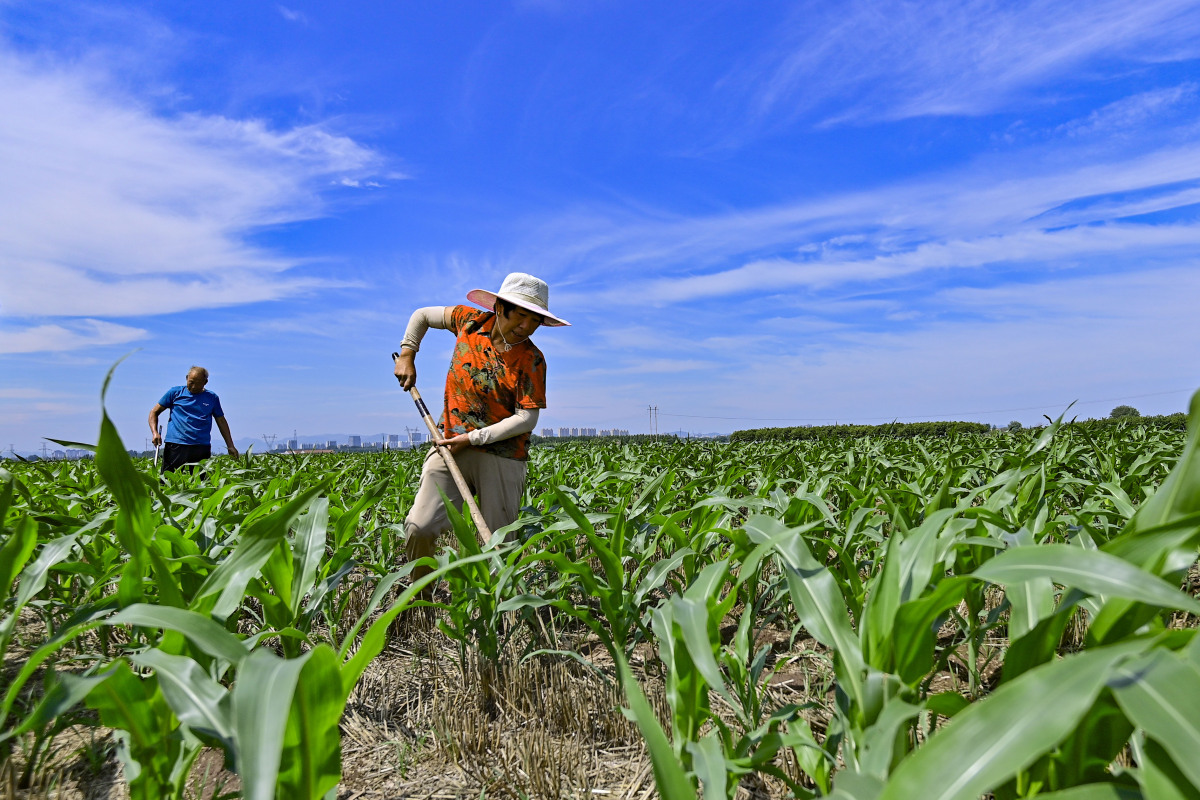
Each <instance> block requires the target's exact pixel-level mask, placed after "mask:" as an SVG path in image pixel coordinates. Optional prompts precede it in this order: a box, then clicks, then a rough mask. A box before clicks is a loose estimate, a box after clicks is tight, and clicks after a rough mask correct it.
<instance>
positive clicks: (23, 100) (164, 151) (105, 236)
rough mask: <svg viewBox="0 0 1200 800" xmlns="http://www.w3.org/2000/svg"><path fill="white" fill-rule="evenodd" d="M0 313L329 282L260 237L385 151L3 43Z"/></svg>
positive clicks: (212, 297)
mask: <svg viewBox="0 0 1200 800" xmlns="http://www.w3.org/2000/svg"><path fill="white" fill-rule="evenodd" d="M0 107H2V108H5V109H8V112H7V113H6V115H5V122H4V125H3V126H2V127H0V173H2V174H4V176H5V179H4V181H3V182H0V218H2V219H4V221H5V224H4V225H3V226H0V313H3V314H4V315H5V316H7V317H10V318H11V317H46V316H55V315H64V316H73V315H77V316H90V317H97V316H131V315H140V314H157V313H163V312H164V311H179V310H186V309H189V308H202V307H211V306H217V305H229V304H237V303H244V302H256V301H261V300H266V299H277V298H280V297H285V296H288V295H292V294H296V293H298V292H304V291H308V290H310V289H312V288H314V287H316V286H318V285H323V283H322V282H320V281H318V280H315V279H312V278H298V277H292V276H290V275H289V274H288V271H289V270H290V269H292V268H294V267H296V266H298V265H300V264H301V263H303V262H302V260H301V259H298V258H296V257H293V256H288V255H284V254H280V253H278V252H273V251H271V250H268V249H265V248H263V247H260V246H257V245H255V244H253V243H252V242H250V240H249V237H250V235H252V234H254V233H256V232H257V231H260V230H262V229H263V228H264V227H267V226H271V225H277V224H281V223H286V222H293V221H297V220H305V219H312V218H315V217H318V216H321V215H322V214H324V213H326V211H327V201H326V199H325V198H324V197H323V196H322V195H321V194H320V193H319V191H320V190H321V188H322V187H325V186H328V184H329V182H330V181H331V180H335V181H340V180H346V181H350V182H353V181H364V180H365V179H367V178H368V177H369V176H372V175H375V174H377V173H378V172H379V171H380V169H381V168H382V167H383V164H382V159H381V157H380V156H379V155H378V154H377V153H375V152H374V151H372V150H370V149H369V148H366V147H363V146H362V145H360V144H359V143H357V142H355V141H354V140H352V139H350V138H348V137H346V136H341V135H338V134H335V133H332V132H330V131H328V130H326V129H324V128H322V127H321V126H319V125H309V126H302V127H296V128H291V129H281V130H280V129H274V128H271V127H269V126H268V125H267V124H265V123H264V122H262V121H259V120H237V119H229V118H226V117H220V116H212V115H207V116H206V115H200V114H185V115H176V116H163V115H160V114H156V113H155V112H153V111H152V110H150V109H148V108H147V107H146V105H145V104H144V103H143V102H140V101H138V100H136V99H134V98H131V97H128V96H125V95H123V94H121V93H120V92H118V91H117V90H115V89H113V88H112V86H111V85H110V84H109V83H108V82H106V80H105V77H104V75H103V74H99V73H96V72H93V71H85V70H84V68H82V67H75V66H70V65H56V64H53V63H50V62H49V61H48V60H46V59H41V60H38V61H36V62H35V61H32V60H29V59H23V58H19V57H17V56H15V55H13V54H11V53H7V52H3V51H0Z"/></svg>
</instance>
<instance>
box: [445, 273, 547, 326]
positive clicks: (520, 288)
mask: <svg viewBox="0 0 1200 800" xmlns="http://www.w3.org/2000/svg"><path fill="white" fill-rule="evenodd" d="M497 297H499V298H500V299H501V300H505V301H507V302H509V303H512V304H513V305H514V306H520V307H521V308H524V309H527V310H529V311H532V312H534V313H535V314H541V315H542V324H543V325H550V326H551V327H558V326H560V325H570V324H571V323H569V322H567V321H566V320H565V319H562V318H560V317H556V316H554V315H553V314H551V313H550V287H549V286H547V285H546V282H545V281H544V280H542V279H541V278H535V277H533V276H532V275H527V274H525V273H524V272H510V273H509V274H508V275H507V276H506V277H505V278H504V283H502V284H500V291H498V292H489V291H488V290H487V289H472V290H471V291H469V292H467V299H468V300H470V301H471V302H472V303H474V304H475V305H477V306H480V307H482V308H486V309H487V310H488V311H495V310H496V298H497Z"/></svg>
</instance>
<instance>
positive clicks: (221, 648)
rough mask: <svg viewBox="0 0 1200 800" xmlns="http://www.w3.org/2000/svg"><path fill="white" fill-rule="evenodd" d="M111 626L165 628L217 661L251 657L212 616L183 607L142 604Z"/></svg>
mask: <svg viewBox="0 0 1200 800" xmlns="http://www.w3.org/2000/svg"><path fill="white" fill-rule="evenodd" d="M106 624H108V625H141V626H144V627H148V628H163V629H166V630H171V631H175V632H176V633H181V634H183V635H184V636H186V637H187V638H188V639H189V640H190V641H191V642H192V643H193V644H194V645H196V646H197V647H199V648H200V649H201V650H203V651H204V652H205V653H208V654H209V655H210V656H212V657H214V658H219V659H222V660H223V661H225V662H227V663H229V664H240V663H241V662H242V661H244V660H245V659H246V657H247V656H248V655H249V652H248V651H247V649H246V646H245V644H243V643H242V640H240V639H238V637H237V636H235V635H234V634H232V633H230V632H229V631H227V630H225V628H224V627H222V625H221V624H220V623H219V622H217V621H216V620H214V619H212V618H211V617H206V616H204V615H203V614H197V613H196V612H194V611H188V610H186V609H183V608H170V607H167V606H152V605H146V604H139V605H133V606H129V607H128V608H125V609H123V610H121V611H119V612H117V613H116V614H114V615H113V616H111V617H109V618H108V619H107V620H106Z"/></svg>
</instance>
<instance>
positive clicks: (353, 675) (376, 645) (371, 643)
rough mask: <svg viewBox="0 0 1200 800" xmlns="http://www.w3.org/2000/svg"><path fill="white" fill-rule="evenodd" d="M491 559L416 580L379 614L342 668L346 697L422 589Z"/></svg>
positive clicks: (483, 557)
mask: <svg viewBox="0 0 1200 800" xmlns="http://www.w3.org/2000/svg"><path fill="white" fill-rule="evenodd" d="M491 558H492V554H491V553H480V554H478V555H474V556H467V557H466V558H460V559H458V560H457V561H454V562H452V563H450V564H446V565H444V566H441V567H438V568H437V569H435V570H433V571H432V572H430V573H428V574H426V575H424V576H422V577H420V578H418V579H416V580H415V581H413V583H412V585H411V586H409V587H408V588H407V589H405V590H404V591H403V592H402V593H401V594H400V596H399V597H398V598H396V602H394V603H392V606H391V608H389V609H388V610H387V611H385V612H383V613H382V614H380V615H379V617H378V619H376V620H375V621H374V622H373V623H371V627H369V628H367V632H366V633H365V634H363V638H362V643H361V644H360V645H359V647H358V651H357V652H355V654H354V655H353V656H351V657H350V659H349V660H348V661H346V662H345V663H344V664H343V665H342V691H343V692H344V693H345V695H346V696H349V695H350V691H351V690H352V689H353V688H354V685H355V684H356V683H358V679H359V678H361V677H362V674H363V672H364V671H366V669H367V665H368V664H370V663H371V660H372V659H374V658H375V656H377V655H379V652H380V651H381V650H383V646H384V644H386V642H387V629H388V627H389V626H391V624H392V622H393V621H395V619H396V617H398V616H400V614H401V613H402V612H403V611H404V610H405V609H406V608H408V607H409V606H410V605H412V604H413V602H415V600H416V598H417V595H418V594H419V593H420V591H421V590H422V589H424V588H425V587H426V586H428V585H429V584H431V583H433V582H434V581H436V580H438V579H440V578H441V577H442V576H443V575H445V574H446V573H448V572H451V571H453V570H456V569H458V568H460V567H461V566H463V565H464V564H473V563H477V562H480V561H487V560H489V559H491ZM432 561H433V559H421V560H419V561H414V562H411V563H413V564H421V563H426V564H430V563H431V562H432ZM349 644H350V642H346V643H344V644H343V652H345V651H346V649H348V647H349Z"/></svg>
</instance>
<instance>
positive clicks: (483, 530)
mask: <svg viewBox="0 0 1200 800" xmlns="http://www.w3.org/2000/svg"><path fill="white" fill-rule="evenodd" d="M398 358H400V354H399V353H392V361H393V362H394V361H395V360H396V359H398ZM396 380H400V379H399V378H396ZM405 391H407V392H408V393H409V394H410V395H412V399H413V403H415V404H416V406H417V413H418V414H420V415H421V419H423V420H425V427H426V428H428V429H429V435H430V436H431V437H433V438H432V439H431V441H437V440H438V439H440V438H442V432H441V431H439V430H438V427H437V423H435V422H434V421H433V416H432V415H431V414H430V413H429V408H428V407H427V406H426V405H425V401H424V400H422V399H421V393H420V392H418V391H417V387H416V386H413V387H412V388H411V389H406V390H405ZM434 447H436V448H437V451H438V453H439V454H440V455H441V457H442V461H444V462H445V464H446V467H447V469H449V470H450V475H451V477H453V478H454V485H455V486H457V487H458V493H459V494H461V495H462V496H463V500H465V501H466V504H467V508H468V509H469V510H470V512H471V519H473V520H475V527H476V529H477V530H478V534H479V543H480V545H481V546H482V545H484V544H486V543H487V540H488V539H491V538H492V531H491V529H490V528H488V525H487V523H486V522H484V521H483V512H481V511H480V510H479V506H478V505H477V504H476V503H475V495H474V494H473V493H472V492H471V489H470V487H468V486H467V479H466V478H464V477H463V474H462V471H461V470H460V469H459V468H458V464H456V463H455V462H454V455H453V454H452V453H451V452H450V448H449V447H446V446H444V445H438V444H435V445H434Z"/></svg>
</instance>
